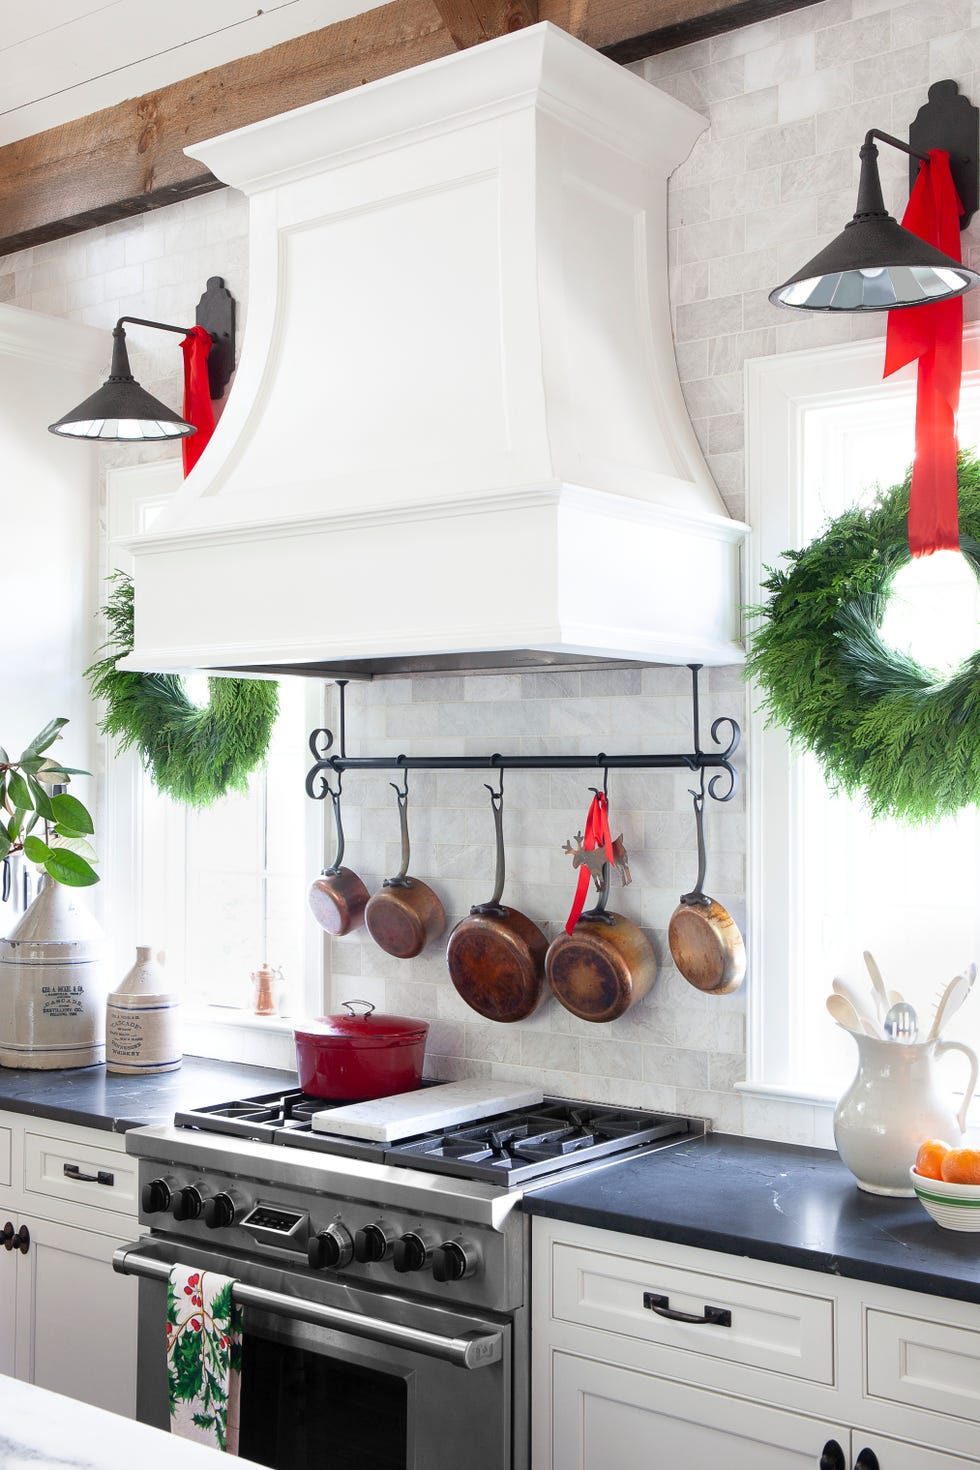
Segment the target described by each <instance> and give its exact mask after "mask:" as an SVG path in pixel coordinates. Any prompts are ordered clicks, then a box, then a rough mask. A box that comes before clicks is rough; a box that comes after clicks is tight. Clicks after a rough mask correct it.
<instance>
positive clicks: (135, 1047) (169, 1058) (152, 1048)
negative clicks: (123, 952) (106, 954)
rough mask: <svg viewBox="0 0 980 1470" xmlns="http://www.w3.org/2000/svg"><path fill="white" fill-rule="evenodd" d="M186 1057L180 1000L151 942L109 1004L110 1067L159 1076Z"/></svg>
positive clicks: (126, 1072)
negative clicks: (183, 1051)
mask: <svg viewBox="0 0 980 1470" xmlns="http://www.w3.org/2000/svg"><path fill="white" fill-rule="evenodd" d="M182 1060H183V1053H182V1051H181V1045H180V1001H179V1000H178V998H177V996H176V995H171V994H170V993H169V992H168V990H167V981H166V977H165V975H164V973H163V969H162V967H161V966H160V965H159V964H157V962H156V960H155V959H154V958H153V950H152V949H151V948H150V946H149V945H148V944H140V945H137V947H136V963H135V965H134V966H133V968H132V969H131V970H130V971H129V972H128V973H127V974H126V975H125V976H124V978H123V979H122V981H121V982H120V984H119V988H118V990H114V991H113V992H112V994H111V995H110V996H109V999H108V1001H107V1002H106V1052H105V1065H106V1071H107V1072H119V1073H121V1074H122V1075H123V1076H129V1077H146V1076H153V1075H155V1074H156V1073H157V1072H175V1071H176V1070H177V1068H178V1067H179V1066H180V1064H181V1061H182Z"/></svg>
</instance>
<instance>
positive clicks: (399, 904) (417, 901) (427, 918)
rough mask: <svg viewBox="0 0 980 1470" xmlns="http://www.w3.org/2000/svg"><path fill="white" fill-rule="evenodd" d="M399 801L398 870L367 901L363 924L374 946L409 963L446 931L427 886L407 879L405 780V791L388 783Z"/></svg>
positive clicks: (438, 906)
mask: <svg viewBox="0 0 980 1470" xmlns="http://www.w3.org/2000/svg"><path fill="white" fill-rule="evenodd" d="M391 788H392V790H393V791H394V793H395V795H396V796H397V798H398V818H399V822H400V824H401V834H402V861H401V867H400V868H399V870H398V872H397V873H396V874H395V876H394V877H393V878H386V879H385V882H384V887H383V888H382V889H381V890H380V891H379V892H378V893H376V894H374V896H373V898H371V899H369V901H368V905H367V908H366V909H365V911H364V922H365V923H366V924H367V927H368V933H369V934H370V935H371V938H372V939H373V940H374V942H375V944H377V945H378V946H380V948H381V949H383V950H384V951H385V953H386V954H390V955H394V956H395V958H396V959H401V960H410V959H414V957H415V956H416V955H417V954H421V953H422V951H423V949H425V946H426V945H427V944H430V943H431V942H432V940H434V939H438V938H439V936H440V934H442V933H443V932H444V930H445V928H446V911H445V909H444V908H443V906H442V902H441V901H440V899H439V897H438V895H437V894H435V893H433V891H432V889H431V888H430V887H429V885H428V884H427V883H423V882H421V880H420V879H418V878H410V877H409V876H408V865H409V862H410V860H411V844H410V842H409V836H408V778H407V776H406V779H405V786H404V788H399V787H398V786H396V785H395V783H394V782H391Z"/></svg>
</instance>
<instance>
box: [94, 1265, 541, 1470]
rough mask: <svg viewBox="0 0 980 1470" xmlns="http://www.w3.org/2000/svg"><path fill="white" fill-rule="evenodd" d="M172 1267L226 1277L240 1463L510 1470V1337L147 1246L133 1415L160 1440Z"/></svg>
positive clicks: (294, 1274)
mask: <svg viewBox="0 0 980 1470" xmlns="http://www.w3.org/2000/svg"><path fill="white" fill-rule="evenodd" d="M177 1262H180V1263H181V1264H184V1265H188V1266H196V1267H201V1268H202V1269H203V1270H210V1271H220V1272H222V1273H224V1274H226V1275H229V1276H233V1277H234V1278H235V1279H236V1281H237V1282H238V1285H237V1286H236V1288H235V1295H236V1298H237V1299H238V1300H239V1301H240V1302H241V1304H242V1306H243V1309H244V1323H245V1330H244V1337H243V1362H242V1388H241V1432H240V1438H239V1454H240V1455H241V1456H242V1458H243V1459H248V1460H255V1461H257V1462H258V1463H259V1464H261V1465H269V1466H273V1467H276V1470H314V1467H317V1470H321V1467H324V1466H329V1467H330V1470H439V1467H443V1466H452V1467H453V1470H510V1467H511V1464H512V1443H511V1441H512V1392H511V1374H512V1356H513V1341H512V1333H513V1326H512V1323H511V1321H510V1319H509V1318H506V1317H497V1318H490V1317H489V1316H487V1317H482V1316H480V1317H478V1316H473V1315H471V1314H470V1313H469V1312H460V1311H456V1310H453V1309H452V1308H442V1307H440V1306H436V1305H431V1304H428V1303H424V1302H419V1301H417V1300H415V1299H413V1298H412V1297H411V1296H410V1295H407V1294H406V1295H405V1296H401V1295H397V1294H389V1293H387V1292H382V1291H372V1290H365V1289H363V1288H362V1287H359V1286H358V1287H353V1286H349V1285H346V1284H344V1283H343V1282H342V1281H340V1280H339V1279H336V1278H329V1277H327V1276H317V1277H311V1276H309V1275H308V1274H306V1273H303V1272H299V1271H290V1270H289V1269H288V1267H287V1268H280V1267H279V1266H277V1265H268V1264H266V1263H265V1262H257V1261H255V1260H254V1259H249V1260H247V1261H238V1260H236V1261H229V1259H228V1257H227V1256H224V1255H222V1254H221V1253H219V1252H217V1251H210V1250H208V1249H206V1248H202V1247H198V1246H197V1245H196V1244H194V1245H193V1246H191V1247H187V1246H184V1245H180V1244H177V1243H176V1242H173V1241H162V1240H158V1239H156V1238H155V1237H144V1238H143V1239H142V1240H140V1241H139V1242H138V1243H137V1244H136V1245H133V1246H123V1247H121V1248H120V1250H119V1251H117V1253H116V1259H115V1262H114V1265H115V1268H116V1270H117V1271H121V1272H123V1273H125V1274H127V1275H134V1276H138V1277H139V1278H140V1299H139V1345H138V1360H137V1415H138V1417H139V1418H140V1419H141V1420H142V1421H143V1422H144V1423H146V1424H155V1425H156V1426H157V1427H158V1428H161V1429H167V1428H169V1407H168V1392H167V1367H166V1347H165V1342H166V1326H165V1323H166V1307H167V1301H166V1288H167V1279H168V1276H169V1272H170V1267H171V1265H173V1264H174V1263H177Z"/></svg>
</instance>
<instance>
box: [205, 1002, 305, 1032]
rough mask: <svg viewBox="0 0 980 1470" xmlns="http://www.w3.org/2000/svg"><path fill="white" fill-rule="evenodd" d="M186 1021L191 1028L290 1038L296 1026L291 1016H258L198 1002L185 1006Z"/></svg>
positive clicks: (249, 1012)
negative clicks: (261, 1033) (204, 1027)
mask: <svg viewBox="0 0 980 1470" xmlns="http://www.w3.org/2000/svg"><path fill="white" fill-rule="evenodd" d="M184 1021H185V1024H187V1025H189V1026H223V1027H224V1026H227V1027H234V1028H236V1029H241V1030H244V1031H250V1032H252V1031H254V1032H261V1031H265V1032H268V1033H269V1034H270V1035H277V1034H278V1035H282V1034H284V1033H285V1034H288V1035H290V1036H292V1034H293V1030H294V1028H295V1025H296V1022H295V1021H293V1019H292V1018H291V1017H290V1016H257V1015H256V1014H255V1012H254V1011H239V1010H236V1009H235V1008H234V1007H233V1006H210V1005H201V1004H200V1003H197V1002H188V1003H187V1004H186V1005H185V1006H184Z"/></svg>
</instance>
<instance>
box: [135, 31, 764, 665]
mask: <svg viewBox="0 0 980 1470" xmlns="http://www.w3.org/2000/svg"><path fill="white" fill-rule="evenodd" d="M705 127H706V122H705V119H704V118H702V117H700V116H699V115H698V114H697V113H694V112H692V111H691V110H690V109H689V108H687V107H685V106H684V105H683V104H682V103H680V102H678V101H677V100H676V99H675V98H673V97H670V96H667V95H666V94H664V93H662V92H659V91H658V90H657V89H656V88H654V87H651V86H649V85H648V84H647V83H646V82H644V81H642V80H641V79H640V78H639V77H637V76H635V75H634V74H633V73H631V72H628V71H625V70H624V69H622V68H621V67H619V66H617V65H616V64H615V63H613V62H611V61H609V60H608V59H607V58H605V57H602V56H600V55H599V54H598V53H597V52H595V51H593V50H592V49H591V48H589V47H588V46H585V45H583V44H582V43H581V42H579V41H576V40H575V39H574V38H572V37H570V36H568V35H566V34H565V33H564V32H562V31H559V30H557V29H556V28H555V27H553V26H550V25H547V24H544V25H539V26H534V27H530V28H528V29H526V30H524V31H520V32H517V33H515V34H513V35H510V36H506V37H503V38H501V39H500V40H498V41H493V42H488V43H486V44H485V45H483V46H477V47H473V48H471V49H470V50H468V51H466V52H461V53H458V54H456V55H454V56H450V57H446V58H444V59H442V60H440V61H436V62H431V63H428V64H427V65H425V66H422V67H418V68H416V69H414V70H412V71H409V72H404V73H400V74H397V75H395V76H392V77H387V78H384V79H382V80H381V81H378V82H374V83H371V84H370V85H368V86H365V87H363V88H360V89H357V90H355V91H352V92H346V93H342V94H339V95H337V96H334V97H330V98H327V99H325V100H324V101H322V102H318V103H313V104H310V105H309V106H307V107H303V108H300V109H297V110H296V111H295V112H291V113H285V114H281V115H280V116H277V117H273V118H270V119H268V120H267V121H265V122H261V123H254V124H251V125H250V126H249V127H247V128H243V129H241V130H240V131H238V132H236V133H229V134H225V135H224V136H222V137H220V138H216V139H212V140H211V141H210V142H208V143H202V144H198V145H195V146H194V147H193V148H190V149H188V150H187V151H188V152H189V153H190V154H192V156H194V157H195V158H198V159H200V160H201V161H203V162H204V163H206V164H207V166H208V167H209V168H211V169H212V171H213V172H214V173H215V174H216V175H217V177H219V178H221V179H223V180H225V181H226V182H228V183H230V184H232V185H234V186H235V187H238V188H241V189H243V190H244V191H245V192H246V193H247V194H248V195H249V199H250V205H249V209H250V257H251V258H250V298H249V310H248V329H247V333H246V338H245V343H244V348H243V351H242V356H241V361H240V364H239V369H238V373H237V376H236V380H235V383H234V386H233V389H232V392H231V394H230V396H229V399H228V402H227V404H226V406H225V411H224V414H223V415H222V417H221V420H220V422H219V424H218V427H217V430H216V432H215V434H214V436H213V438H212V440H211V442H210V443H209V445H208V447H207V449H206V450H205V452H204V454H203V455H202V456H201V459H200V460H199V462H198V464H197V466H196V468H195V469H194V471H193V473H192V474H191V475H190V476H189V477H188V479H187V480H186V481H185V482H184V483H183V484H182V485H181V486H180V487H179V489H177V491H176V493H175V494H174V496H173V498H172V501H171V504H170V505H169V506H168V507H167V509H166V510H165V511H164V512H163V513H162V514H161V515H160V517H159V518H158V520H157V521H156V522H155V523H154V528H153V531H152V532H151V533H150V534H149V535H147V536H144V537H139V538H136V539H135V540H134V541H132V543H131V549H132V552H133V559H134V578H135V646H134V649H133V652H132V654H131V655H130V657H129V659H127V660H126V661H125V663H124V665H123V666H124V667H129V668H134V669H140V668H153V669H161V670H165V669H170V668H184V667H186V666H188V664H191V665H193V666H198V667H211V668H216V669H222V668H230V667H241V666H243V665H256V664H275V665H276V666H277V667H287V666H295V667H296V668H297V671H298V672H302V671H303V670H304V669H306V670H307V671H309V672H311V673H321V672H322V669H323V667H324V666H325V665H327V664H329V666H330V667H331V668H333V667H335V666H340V667H342V668H345V669H350V671H351V672H352V673H354V674H355V675H356V673H357V669H358V666H359V665H362V666H363V667H364V669H365V671H367V670H368V666H369V669H370V673H371V674H372V676H373V675H374V674H376V673H378V672H385V671H386V666H385V653H384V650H385V647H386V646H388V647H389V650H390V653H391V668H392V669H395V668H397V669H399V670H401V669H402V668H404V667H405V666H406V661H408V662H409V663H411V664H412V666H413V667H418V666H419V661H421V662H422V663H425V662H426V661H428V662H430V663H431V666H432V667H433V668H437V667H440V666H444V665H445V663H446V662H447V661H450V662H456V663H458V662H459V661H460V660H461V659H462V661H463V662H464V663H465V660H466V658H468V657H469V658H472V660H473V665H474V667H476V666H481V667H482V666H485V664H486V661H487V658H488V657H489V656H490V655H492V654H493V653H494V652H495V651H497V652H499V653H500V655H501V666H502V667H506V666H508V663H514V662H515V659H518V658H524V657H525V656H526V657H528V658H530V659H531V660H532V661H533V659H534V658H536V657H538V656H541V657H544V658H546V659H548V660H555V659H560V658H561V657H563V656H567V657H568V658H569V659H571V660H574V661H581V660H583V659H585V660H594V661H599V662H604V663H607V662H621V661H624V660H626V661H635V662H651V661H656V662H664V661H670V662H678V663H681V662H689V661H690V659H691V658H692V657H696V658H697V660H698V661H701V662H705V663H727V662H733V661H739V660H740V659H741V658H742V657H743V651H742V648H741V644H740V642H739V637H740V626H739V603H740V596H739V545H738V543H739V541H740V539H741V534H742V532H743V531H744V529H745V528H744V527H742V526H741V525H740V524H739V523H737V522H733V521H731V520H730V518H729V517H728V516H727V513H726V511H725V506H724V503H723V501H722V500H721V497H720V496H719V494H718V492H717V489H716V488H715V486H714V484H713V482H712V480H711V476H710V474H709V472H708V469H707V466H706V465H705V463H704V459H703V456H702V454H701V450H700V447H699V445H698V442H697V438H696V436H695V434H694V431H693V428H692V426H691V423H690V419H689V417H688V414H687V410H686V407H685V405H684V400H683V396H682V393H681V389H680V384H679V381H678V378H677V369H676V363H675V360H674V352H673V341H672V337H671V330H670V314H669V306H668V300H667V259H666V181H667V177H668V175H669V173H670V172H671V171H672V170H673V169H674V168H675V167H676V166H677V164H678V163H680V162H681V161H682V160H683V159H684V158H685V157H686V156H687V154H688V153H689V151H690V149H691V147H692V146H693V144H694V142H695V141H696V139H697V137H698V136H699V135H700V133H701V132H703V130H704V128H705ZM599 556H601V558H602V563H601V564H602V566H603V568H604V571H603V578H602V581H603V587H602V588H601V589H600V588H598V587H597V586H596V574H595V567H596V565H597V561H596V558H597V557H599ZM259 585H264V586H267V587H269V588H270V595H269V597H268V598H262V599H260V598H257V597H256V596H255V595H254V589H255V588H256V587H257V586H259ZM177 589H179V593H178V591H177ZM188 589H193V595H192V596H190V597H188V595H187V592H188ZM504 601H505V604H506V605H504ZM590 627H591V629H592V633H591V635H590V633H589V629H590ZM249 648H252V649H254V650H255V651H256V656H255V657H249V656H248V654H247V652H246V650H247V649H249ZM195 649H196V650H197V653H196V654H195ZM311 650H316V651H317V653H316V656H311Z"/></svg>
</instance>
